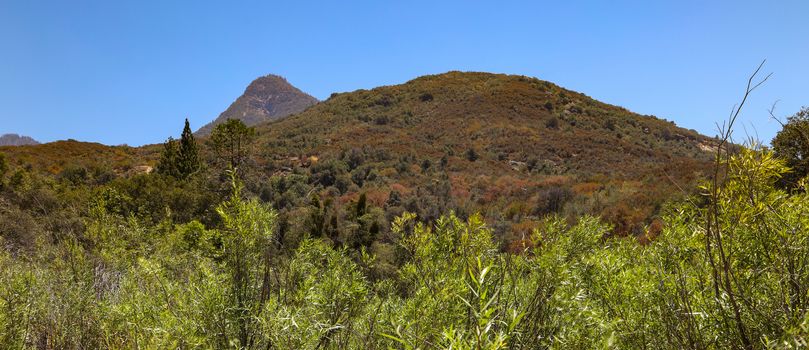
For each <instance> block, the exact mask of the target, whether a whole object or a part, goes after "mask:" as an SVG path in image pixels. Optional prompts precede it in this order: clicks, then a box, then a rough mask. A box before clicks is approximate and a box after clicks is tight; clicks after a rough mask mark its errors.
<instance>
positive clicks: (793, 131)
mask: <svg viewBox="0 0 809 350" xmlns="http://www.w3.org/2000/svg"><path fill="white" fill-rule="evenodd" d="M782 125H783V127H782V129H781V131H779V132H778V134H776V135H775V138H774V139H773V140H772V148H773V151H774V153H775V155H776V156H777V157H779V158H781V159H783V160H785V161H786V164H787V166H789V167H790V168H791V169H792V171H791V172H790V173H787V174H784V177H783V178H781V180H780V181H779V182H780V184H781V185H782V186H783V187H785V188H794V187H795V186H796V184H797V183H798V181H799V180H800V179H802V178H804V177H806V176H807V175H809V107H803V108H801V110H800V111H799V112H798V113H795V115H793V116H791V117H788V118H787V122H786V124H782Z"/></svg>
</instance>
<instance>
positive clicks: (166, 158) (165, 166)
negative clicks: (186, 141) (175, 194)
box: [155, 137, 180, 179]
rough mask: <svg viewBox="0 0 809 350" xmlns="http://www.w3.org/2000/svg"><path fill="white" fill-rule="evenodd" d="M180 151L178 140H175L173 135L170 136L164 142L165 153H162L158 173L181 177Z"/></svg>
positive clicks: (157, 168)
mask: <svg viewBox="0 0 809 350" xmlns="http://www.w3.org/2000/svg"><path fill="white" fill-rule="evenodd" d="M179 153H180V152H179V150H178V149H177V141H174V138H173V137H169V138H168V140H166V142H165V143H164V144H163V153H161V154H160V161H158V163H157V167H156V169H155V170H156V171H157V173H158V174H163V175H166V176H171V177H173V178H176V179H178V178H180V168H179Z"/></svg>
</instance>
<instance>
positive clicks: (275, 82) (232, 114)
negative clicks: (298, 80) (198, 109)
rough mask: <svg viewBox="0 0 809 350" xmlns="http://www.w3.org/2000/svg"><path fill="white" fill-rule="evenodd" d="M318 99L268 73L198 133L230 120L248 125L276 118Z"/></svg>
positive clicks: (204, 132)
mask: <svg viewBox="0 0 809 350" xmlns="http://www.w3.org/2000/svg"><path fill="white" fill-rule="evenodd" d="M317 102H318V101H317V99H316V98H314V97H312V96H310V95H308V94H306V93H304V92H303V91H301V90H299V89H298V88H296V87H294V86H292V85H291V84H290V83H289V82H287V80H286V79H284V78H283V77H280V76H277V75H266V76H263V77H260V78H258V79H256V80H253V82H252V83H250V85H249V86H247V89H245V90H244V94H242V95H241V96H239V98H237V99H236V101H234V102H233V103H232V104H231V105H230V107H228V109H227V110H225V111H224V112H222V114H220V115H219V117H218V118H216V120H214V121H213V122H211V123H209V124H207V125H205V126H203V127H202V128H200V129H199V130H198V131H197V134H199V135H207V134H210V133H211V131H212V130H213V128H214V127H215V126H216V125H218V124H220V123H224V122H225V121H227V120H228V119H240V120H242V121H243V122H244V123H245V124H247V125H248V126H253V125H257V124H260V123H264V122H268V121H273V120H277V119H280V118H283V117H286V116H288V115H291V114H295V113H299V112H302V111H303V110H305V109H307V108H309V107H310V106H312V105H314V104H316V103H317Z"/></svg>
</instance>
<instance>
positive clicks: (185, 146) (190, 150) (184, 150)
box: [177, 118, 201, 178]
mask: <svg viewBox="0 0 809 350" xmlns="http://www.w3.org/2000/svg"><path fill="white" fill-rule="evenodd" d="M200 167H201V163H200V160H199V151H198V150H197V142H196V141H195V140H194V134H193V133H192V132H191V126H190V125H189V123H188V118H186V119H185V127H184V128H183V134H182V136H181V137H180V151H179V154H178V159H177V168H178V170H179V174H180V177H181V178H187V177H189V176H191V175H193V174H194V173H196V172H197V171H199V169H200Z"/></svg>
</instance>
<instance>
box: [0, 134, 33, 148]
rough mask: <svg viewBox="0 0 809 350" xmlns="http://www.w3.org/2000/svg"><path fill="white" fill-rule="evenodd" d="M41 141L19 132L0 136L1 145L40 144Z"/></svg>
mask: <svg viewBox="0 0 809 350" xmlns="http://www.w3.org/2000/svg"><path fill="white" fill-rule="evenodd" d="M38 144H39V142H37V140H34V139H33V138H30V137H28V136H21V135H17V134H5V135H3V136H0V146H27V145H38Z"/></svg>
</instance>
